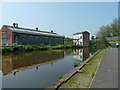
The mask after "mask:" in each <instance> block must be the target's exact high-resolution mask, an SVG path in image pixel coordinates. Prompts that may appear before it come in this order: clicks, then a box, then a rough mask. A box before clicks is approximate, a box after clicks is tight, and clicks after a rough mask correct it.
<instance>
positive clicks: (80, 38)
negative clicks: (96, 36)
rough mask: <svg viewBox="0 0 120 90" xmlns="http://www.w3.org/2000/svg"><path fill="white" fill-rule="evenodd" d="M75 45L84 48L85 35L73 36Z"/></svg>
mask: <svg viewBox="0 0 120 90" xmlns="http://www.w3.org/2000/svg"><path fill="white" fill-rule="evenodd" d="M73 44H75V45H81V46H83V34H77V35H73Z"/></svg>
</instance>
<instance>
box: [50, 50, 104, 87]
mask: <svg viewBox="0 0 120 90" xmlns="http://www.w3.org/2000/svg"><path fill="white" fill-rule="evenodd" d="M103 53H104V51H103V50H101V51H97V52H96V53H94V54H93V55H92V56H91V57H89V58H88V59H86V60H85V61H84V62H82V64H80V65H79V66H78V67H76V68H75V69H73V70H72V71H70V72H69V73H68V74H65V75H64V76H63V77H62V78H61V79H59V80H57V81H56V82H55V83H53V84H52V85H51V86H49V87H48V88H54V89H58V88H60V89H61V88H87V87H89V85H90V83H91V81H92V78H93V76H94V74H95V72H96V71H97V68H98V66H99V62H100V60H101V58H102V55H103Z"/></svg>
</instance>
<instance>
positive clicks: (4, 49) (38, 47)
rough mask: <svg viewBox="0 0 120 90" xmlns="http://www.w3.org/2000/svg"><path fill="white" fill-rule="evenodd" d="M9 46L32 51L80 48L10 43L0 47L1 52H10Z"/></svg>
mask: <svg viewBox="0 0 120 90" xmlns="http://www.w3.org/2000/svg"><path fill="white" fill-rule="evenodd" d="M11 48H16V50H19V49H22V50H23V51H33V50H51V49H71V48H80V46H79V45H56V46H51V45H33V46H32V45H16V44H12V45H11V46H3V47H0V50H2V52H10V51H11Z"/></svg>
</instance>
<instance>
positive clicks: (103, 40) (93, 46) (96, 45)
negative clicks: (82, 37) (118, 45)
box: [89, 37, 110, 50]
mask: <svg viewBox="0 0 120 90" xmlns="http://www.w3.org/2000/svg"><path fill="white" fill-rule="evenodd" d="M108 46H110V43H109V42H108V41H107V40H106V38H105V37H103V38H101V40H99V41H96V42H94V43H92V44H90V46H89V47H90V48H91V50H93V49H94V50H98V49H103V48H106V47H108Z"/></svg>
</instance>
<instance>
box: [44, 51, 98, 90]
mask: <svg viewBox="0 0 120 90" xmlns="http://www.w3.org/2000/svg"><path fill="white" fill-rule="evenodd" d="M99 51H100V50H98V51H97V52H95V53H94V54H93V55H92V56H90V57H89V58H88V59H86V60H85V61H83V62H82V63H81V64H80V65H79V66H77V67H76V68H74V69H73V70H71V71H70V72H69V73H67V74H65V75H64V76H63V77H62V78H61V79H58V80H57V81H56V82H55V83H53V84H52V85H50V86H49V87H47V89H50V88H51V89H52V90H57V89H58V88H59V87H60V86H61V85H62V84H63V83H65V82H67V81H68V80H69V79H70V78H71V77H72V76H73V75H75V74H76V73H77V72H79V71H80V69H81V68H82V67H84V65H85V64H87V63H88V62H89V60H90V59H91V58H93V56H95V55H96V54H97V53H98V52H99ZM47 89H46V90H47Z"/></svg>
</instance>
